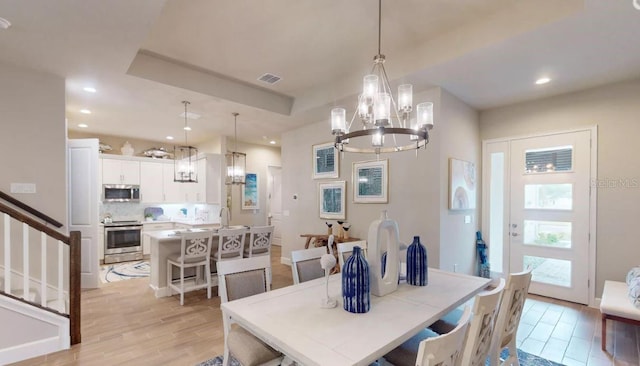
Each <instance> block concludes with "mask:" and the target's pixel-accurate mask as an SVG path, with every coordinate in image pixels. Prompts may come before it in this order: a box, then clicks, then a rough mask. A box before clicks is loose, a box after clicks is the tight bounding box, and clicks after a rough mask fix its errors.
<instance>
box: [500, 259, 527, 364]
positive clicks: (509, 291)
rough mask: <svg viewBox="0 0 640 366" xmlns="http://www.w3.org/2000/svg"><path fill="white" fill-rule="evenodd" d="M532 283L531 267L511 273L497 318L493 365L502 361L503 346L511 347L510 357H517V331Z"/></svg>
mask: <svg viewBox="0 0 640 366" xmlns="http://www.w3.org/2000/svg"><path fill="white" fill-rule="evenodd" d="M530 284H531V269H528V270H526V271H524V272H519V273H511V274H510V275H509V278H508V279H507V284H506V286H505V288H504V293H503V294H502V301H501V302H500V311H499V312H498V317H497V319H496V326H495V331H494V335H493V340H492V342H491V352H490V357H491V365H492V366H493V365H498V364H499V363H500V353H501V351H502V349H503V348H505V347H507V346H510V347H509V357H508V359H512V358H516V359H517V357H518V356H517V354H516V350H515V344H516V332H517V331H518V325H519V324H520V317H521V316H522V309H523V308H524V302H525V300H526V298H527V293H528V292H529V285H530Z"/></svg>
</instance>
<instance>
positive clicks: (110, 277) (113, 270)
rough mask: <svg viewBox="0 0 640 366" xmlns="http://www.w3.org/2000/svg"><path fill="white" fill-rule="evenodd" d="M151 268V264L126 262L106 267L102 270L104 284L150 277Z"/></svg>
mask: <svg viewBox="0 0 640 366" xmlns="http://www.w3.org/2000/svg"><path fill="white" fill-rule="evenodd" d="M150 273H151V267H150V266H149V262H146V261H141V262H125V263H115V264H109V265H104V266H102V268H101V269H100V280H102V283H109V282H117V281H123V280H130V279H132V278H142V277H149V275H150Z"/></svg>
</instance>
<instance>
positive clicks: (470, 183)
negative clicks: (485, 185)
mask: <svg viewBox="0 0 640 366" xmlns="http://www.w3.org/2000/svg"><path fill="white" fill-rule="evenodd" d="M475 208H476V166H475V164H474V163H471V162H468V161H464V160H458V159H453V158H451V159H449V209H451V210H473V209H475Z"/></svg>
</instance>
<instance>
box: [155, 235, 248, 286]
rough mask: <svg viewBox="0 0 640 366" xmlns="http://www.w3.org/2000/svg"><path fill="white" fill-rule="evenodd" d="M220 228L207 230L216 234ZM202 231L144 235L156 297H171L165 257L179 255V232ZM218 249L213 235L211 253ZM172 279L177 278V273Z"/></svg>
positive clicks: (215, 284) (246, 242)
mask: <svg viewBox="0 0 640 366" xmlns="http://www.w3.org/2000/svg"><path fill="white" fill-rule="evenodd" d="M243 227H244V228H246V226H230V228H232V229H233V228H243ZM218 228H220V226H217V227H215V228H207V229H206V230H213V231H214V232H217V230H218ZM186 230H190V231H204V230H205V229H197V228H195V229H182V230H175V229H174V230H162V231H150V232H146V233H144V235H145V236H146V237H147V238H149V239H150V259H149V264H150V267H151V276H150V278H149V287H151V288H152V289H153V291H154V292H155V296H156V297H166V296H171V291H170V290H169V287H167V257H168V256H170V255H171V254H174V253H180V244H181V240H180V235H179V233H180V232H183V231H186ZM247 244H248V238H245V245H247ZM217 248H218V237H217V235H215V234H214V236H213V240H212V242H211V253H215V251H216V250H217ZM174 278H178V276H177V273H176V274H174ZM212 281H213V285H214V286H217V284H218V278H217V276H216V277H214V278H212Z"/></svg>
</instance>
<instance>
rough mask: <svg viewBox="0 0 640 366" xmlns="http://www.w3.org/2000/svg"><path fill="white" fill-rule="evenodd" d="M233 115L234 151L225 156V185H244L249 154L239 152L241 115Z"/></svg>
mask: <svg viewBox="0 0 640 366" xmlns="http://www.w3.org/2000/svg"><path fill="white" fill-rule="evenodd" d="M232 114H233V129H234V141H235V145H234V146H235V147H234V151H232V152H229V153H227V154H225V158H226V161H227V178H226V179H225V184H244V178H245V172H246V171H247V169H246V168H247V154H245V153H241V152H238V116H239V115H240V113H236V112H234V113H232Z"/></svg>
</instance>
